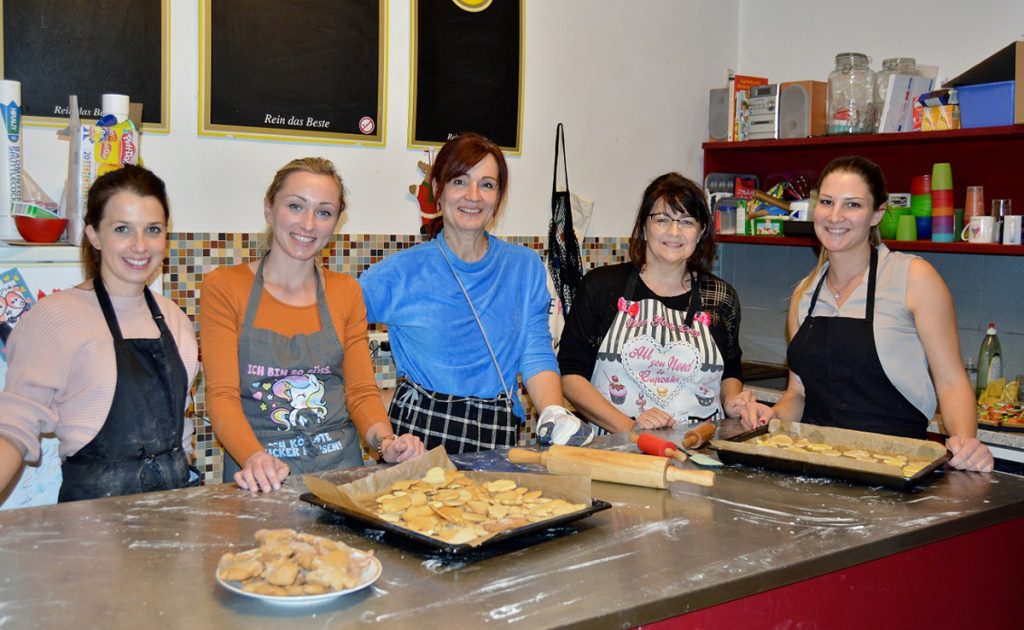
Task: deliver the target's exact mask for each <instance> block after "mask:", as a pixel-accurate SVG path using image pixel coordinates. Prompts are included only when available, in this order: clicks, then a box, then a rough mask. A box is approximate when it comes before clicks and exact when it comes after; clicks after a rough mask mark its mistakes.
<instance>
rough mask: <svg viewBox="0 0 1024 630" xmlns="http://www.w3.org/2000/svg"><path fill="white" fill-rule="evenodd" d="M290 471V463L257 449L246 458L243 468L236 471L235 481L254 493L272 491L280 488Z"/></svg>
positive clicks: (243, 488) (240, 486)
mask: <svg viewBox="0 0 1024 630" xmlns="http://www.w3.org/2000/svg"><path fill="white" fill-rule="evenodd" d="M290 472H291V470H290V469H289V468H288V464H286V463H284V462H282V461H281V460H279V459H278V458H276V457H274V456H273V455H271V454H270V453H268V452H266V451H257V452H255V453H253V454H252V455H250V456H249V459H247V460H245V466H244V467H243V468H242V470H240V471H238V472H236V473H235V483H236V484H238V487H239V488H241V489H242V490H248V491H249V492H252V493H256V492H270V491H271V490H280V489H281V482H282V481H284V480H285V478H286V477H287V476H288V474H289V473H290Z"/></svg>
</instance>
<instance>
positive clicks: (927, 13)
mask: <svg viewBox="0 0 1024 630" xmlns="http://www.w3.org/2000/svg"><path fill="white" fill-rule="evenodd" d="M739 13H740V16H741V19H740V29H739V33H738V37H739V41H740V51H739V62H738V65H739V70H741V71H742V72H744V73H746V74H753V75H757V76H764V77H768V79H769V80H770V81H771V82H773V83H776V82H781V81H802V80H806V79H814V80H819V81H827V80H828V73H829V72H831V71H832V69H833V68H834V67H835V62H834V60H835V56H836V54H837V53H841V52H862V53H865V54H867V55H868V56H869V57H871V58H872V64H871V67H872V68H873V69H874V70H876V71H877V70H879V69H880V67H881V64H882V60H883V59H887V58H889V57H914V58H916V59H917V62H918V63H919V64H927V65H932V66H939V79H940V81H941V80H944V79H951V78H953V77H955V76H956V75H958V74H960V73H961V72H963V71H964V70H967V69H968V68H970V67H971V66H973V65H974V64H976V63H978V62H979V61H981V60H983V59H985V58H986V57H988V56H989V55H991V54H992V53H994V52H996V51H998V50H1000V49H1002V48H1003V47H1004V46H1006V45H1008V44H1009V43H1010V42H1012V41H1014V40H1018V39H1021V38H1024V2H1019V1H1018V2H1012V1H1011V2H1007V1H1006V0H971V1H970V2H936V1H935V0H857V1H856V2H850V1H848V0H844V1H839V0H771V2H765V1H764V0H740V7H739Z"/></svg>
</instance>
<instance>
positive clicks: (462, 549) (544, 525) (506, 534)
mask: <svg viewBox="0 0 1024 630" xmlns="http://www.w3.org/2000/svg"><path fill="white" fill-rule="evenodd" d="M299 498H300V499H302V500H303V501H305V502H307V503H311V504H313V505H315V506H317V507H320V508H323V509H325V510H327V511H328V512H331V513H332V514H337V515H338V516H341V517H342V518H344V519H345V520H350V521H353V522H354V523H356V524H358V526H359V527H362V528H370V529H375V530H382V531H385V532H387V533H389V534H393V535H395V536H397V537H398V538H399V539H401V540H406V541H411V542H414V543H418V544H421V545H424V546H427V547H430V548H431V549H433V550H435V551H439V552H441V553H443V554H446V555H463V554H468V553H471V552H472V553H475V552H478V551H480V550H486V549H488V548H491V547H494V546H495V545H498V544H499V543H503V542H506V541H509V540H513V539H519V538H524V537H527V536H529V535H531V534H537V533H540V532H543V531H546V530H548V529H551V528H554V527H558V526H560V525H565V524H567V523H572V522H574V521H578V520H580V519H583V518H586V517H588V516H590V515H592V514H596V513H598V512H600V511H602V510H607V509H608V508H610V507H611V506H612V504H611V503H608V502H607V501H601V500H600V499H591V502H590V507H586V508H583V509H582V510H579V511H578V512H572V513H571V514H563V515H561V516H555V517H552V518H550V519H547V520H545V521H539V522H537V523H530V524H529V525H523V526H522V527H516V528H515V529H510V530H507V531H503V532H500V533H498V534H496V535H494V536H492V537H490V538H488V539H487V540H485V541H484V542H482V543H481V544H479V545H470V544H469V543H463V544H459V545H453V544H451V543H446V542H445V541H443V540H438V539H437V538H432V537H430V536H427V535H425V534H421V533H419V532H415V531H413V530H411V529H406V528H404V527H399V526H398V525H395V524H393V523H389V522H387V521H384V520H378V519H371V518H367V517H366V516H365V515H363V514H359V513H358V512H354V511H352V510H349V509H347V508H345V507H344V506H341V505H335V504H333V503H327V502H326V501H324V500H322V499H320V498H319V497H317V496H316V495H315V494H313V493H312V492H306V493H304V494H302V495H301V496H300V497H299ZM538 542H539V541H538Z"/></svg>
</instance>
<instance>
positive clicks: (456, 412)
mask: <svg viewBox="0 0 1024 630" xmlns="http://www.w3.org/2000/svg"><path fill="white" fill-rule="evenodd" d="M388 416H389V417H390V418H391V424H392V426H393V427H394V429H395V433H396V434H402V433H412V434H413V435H415V436H417V437H419V438H420V439H421V440H423V445H424V446H426V447H427V449H431V448H434V447H435V446H438V445H441V446H444V450H445V451H446V452H448V453H474V452H476V451H484V450H490V449H494V448H498V447H509V446H515V445H516V442H517V441H518V437H519V425H520V420H519V418H518V417H516V415H515V414H514V413H513V411H512V400H511V399H510V398H509V397H508V396H506V395H505V394H501V395H499V396H498V397H497V398H476V397H473V396H453V395H451V394H441V393H438V392H432V391H430V390H428V389H425V388H423V387H420V386H419V385H417V384H416V383H413V382H412V381H410V380H409V379H405V380H404V381H402V382H401V383H400V384H399V385H398V389H397V390H396V391H395V396H394V398H392V399H391V407H390V409H388Z"/></svg>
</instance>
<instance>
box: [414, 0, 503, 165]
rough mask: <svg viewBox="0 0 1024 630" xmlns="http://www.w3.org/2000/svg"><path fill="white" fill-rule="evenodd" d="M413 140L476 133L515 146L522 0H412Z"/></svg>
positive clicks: (430, 141) (421, 142)
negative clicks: (460, 133) (467, 132)
mask: <svg viewBox="0 0 1024 630" xmlns="http://www.w3.org/2000/svg"><path fill="white" fill-rule="evenodd" d="M413 4H414V8H413V11H414V16H413V29H414V33H413V37H414V41H413V50H414V51H415V61H414V68H413V72H414V73H415V74H414V78H413V85H414V94H413V100H412V102H413V103H414V105H413V107H414V109H413V112H412V115H411V119H412V122H411V125H412V133H411V135H410V137H411V139H412V141H411V143H410V144H411V146H416V147H423V146H437V145H439V144H443V143H444V142H445V141H446V140H448V138H449V137H451V136H452V135H454V134H456V133H459V132H461V131H475V132H477V133H480V134H483V135H485V136H487V137H489V138H490V139H491V140H494V141H495V142H496V143H497V144H498V145H499V146H501V147H502V148H503V149H506V150H508V151H511V152H518V151H519V148H520V140H521V128H520V127H521V108H522V100H523V94H522V85H523V84H522V71H523V66H522V28H523V22H522V17H523V12H522V4H521V0H493V2H490V1H489V0H413Z"/></svg>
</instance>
